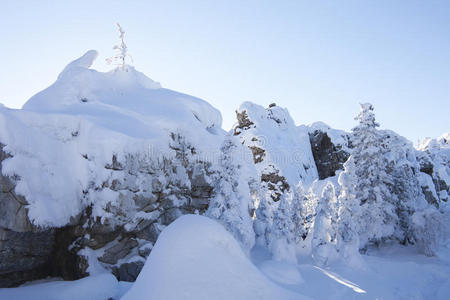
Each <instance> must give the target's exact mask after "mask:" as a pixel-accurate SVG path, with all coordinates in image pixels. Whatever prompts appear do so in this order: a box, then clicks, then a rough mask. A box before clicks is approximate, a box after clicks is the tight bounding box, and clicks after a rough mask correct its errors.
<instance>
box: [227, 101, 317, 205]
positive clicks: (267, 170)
mask: <svg viewBox="0 0 450 300" xmlns="http://www.w3.org/2000/svg"><path fill="white" fill-rule="evenodd" d="M236 115H237V121H238V122H237V124H236V125H235V126H234V128H233V130H234V134H235V135H237V136H239V138H240V139H241V142H242V143H243V144H244V145H245V146H247V147H248V148H249V149H250V150H251V151H252V153H253V160H254V163H255V166H256V168H257V170H258V173H259V174H260V177H261V182H262V185H263V189H264V192H265V193H268V194H269V195H270V197H271V198H272V199H273V200H274V201H278V200H279V199H280V196H281V195H282V194H283V193H285V192H286V191H288V190H290V189H291V188H292V187H294V186H295V185H297V184H298V183H299V182H303V184H305V185H309V184H311V183H312V182H313V181H314V180H315V179H316V178H317V176H318V175H317V169H316V166H315V163H314V158H313V155H312V152H311V145H310V142H309V137H308V133H307V132H305V131H302V130H298V129H297V127H296V126H295V123H294V121H293V120H292V118H291V116H290V115H289V112H288V111H287V109H285V108H281V107H279V106H276V105H275V104H272V105H270V107H268V108H267V109H266V108H264V107H262V106H260V105H257V104H254V103H251V102H244V103H243V104H241V105H240V106H239V108H238V109H237V111H236Z"/></svg>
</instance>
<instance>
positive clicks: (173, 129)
mask: <svg viewBox="0 0 450 300" xmlns="http://www.w3.org/2000/svg"><path fill="white" fill-rule="evenodd" d="M96 57H97V52H96V51H92V50H91V51H88V52H87V53H86V54H85V55H84V56H82V57H81V58H79V59H77V60H75V61H73V62H72V63H70V64H69V65H68V66H67V67H66V68H65V69H64V70H63V71H62V72H61V74H60V75H59V76H58V78H57V80H56V82H55V83H54V84H52V85H51V86H50V87H48V88H47V89H45V90H43V91H42V92H40V93H38V94H36V95H35V96H33V97H32V98H31V99H29V100H28V102H26V103H25V105H24V106H23V109H20V110H16V109H9V108H6V107H4V106H1V107H0V144H1V146H2V147H1V153H2V154H1V172H0V173H1V176H0V187H1V191H2V193H0V199H1V200H2V201H1V203H0V216H4V218H2V220H0V234H2V238H1V242H0V250H1V251H0V258H1V263H0V279H1V278H2V276H3V277H5V278H16V277H17V280H11V284H19V283H21V282H22V281H24V280H29V279H35V278H36V277H37V278H39V277H45V276H48V275H52V276H62V277H65V278H66V279H76V278H79V277H82V276H85V275H87V274H94V273H96V270H99V269H102V268H106V269H109V270H111V271H112V272H113V273H114V274H116V275H117V277H118V278H120V279H124V280H133V279H134V278H135V277H136V276H137V274H138V273H139V271H140V268H141V267H142V265H143V264H144V261H145V257H146V256H147V255H148V253H149V252H150V249H151V246H152V245H153V243H154V242H155V241H156V239H157V237H158V235H159V233H160V232H161V230H162V229H163V228H164V227H165V226H167V225H168V224H170V223H171V222H172V221H173V220H175V219H176V218H178V217H179V216H180V215H183V214H186V213H194V212H198V213H203V212H204V211H205V210H206V209H207V208H208V203H209V198H211V197H212V196H213V194H214V190H213V187H214V186H215V183H214V182H213V180H217V179H218V178H219V176H215V177H214V176H212V175H213V174H214V172H216V169H215V168H214V164H215V163H216V161H215V159H216V157H215V156H214V154H216V153H218V152H219V149H220V146H221V144H222V141H223V139H224V136H225V131H223V130H222V129H221V123H222V118H221V114H220V112H219V111H217V110H216V109H215V108H214V107H212V106H211V105H210V104H208V103H207V102H206V101H204V100H201V99H198V98H195V97H192V96H189V95H185V94H182V93H178V92H175V91H172V90H168V89H164V88H162V87H161V85H160V84H159V83H156V82H154V81H153V80H151V79H149V78H148V77H146V76H145V75H144V74H142V73H140V72H138V71H137V70H135V69H134V68H133V67H131V66H127V68H118V69H115V70H112V71H110V72H106V73H103V72H98V71H95V70H92V69H89V67H90V66H91V65H92V63H93V61H94V59H95V58H96ZM214 178H215V179H214ZM249 198H250V195H249ZM3 232H7V234H6V233H3ZM42 232H44V233H46V234H47V236H48V238H46V239H42V238H41V239H39V235H38V234H42ZM6 239H7V240H8V241H4V240H6ZM37 239H38V240H40V241H42V243H41V244H42V245H41V244H39V245H40V246H37V247H35V248H33V247H30V246H29V245H30V243H32V242H33V241H36V240H37ZM12 241H16V242H17V243H18V242H21V243H19V244H17V243H16V242H15V243H16V244H12ZM14 245H15V246H17V245H19V246H21V247H22V246H23V248H24V249H26V251H15V252H14V251H10V250H11V249H12V247H13V246H14ZM33 249H34V250H33ZM40 249H44V250H45V251H44V252H42V251H40ZM30 251H31V252H30ZM33 251H34V252H33ZM50 254H52V255H50ZM27 259H28V260H30V263H29V264H27V263H26V262H27ZM8 262H11V264H8ZM17 262H20V263H17ZM48 265H51V266H52V267H51V268H47V267H45V266H48ZM41 267H42V268H41ZM37 269H39V270H41V269H42V270H43V272H40V271H37ZM27 272H31V273H32V274H34V275H33V276H32V277H31V278H30V277H28V276H26V274H27ZM13 275H14V276H15V277H14V276H13ZM0 282H2V281H1V280H0ZM7 284H8V285H9V284H10V283H7ZM0 285H2V286H5V285H6V283H5V284H3V283H0Z"/></svg>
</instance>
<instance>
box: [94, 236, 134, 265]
mask: <svg viewBox="0 0 450 300" xmlns="http://www.w3.org/2000/svg"><path fill="white" fill-rule="evenodd" d="M138 245H139V243H138V242H137V241H136V240H135V239H133V238H123V239H122V240H120V241H119V242H118V243H117V244H115V245H113V246H111V247H109V248H107V249H106V250H105V252H104V254H103V255H102V256H101V257H99V258H98V260H99V261H101V262H103V263H107V264H116V263H117V261H118V260H119V259H121V258H124V257H125V256H127V255H128V254H129V253H130V252H131V250H132V249H133V248H135V247H137V246H138Z"/></svg>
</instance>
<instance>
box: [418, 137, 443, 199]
mask: <svg viewBox="0 0 450 300" xmlns="http://www.w3.org/2000/svg"><path fill="white" fill-rule="evenodd" d="M418 150H419V153H418V154H417V156H418V159H419V161H420V165H421V171H422V172H424V173H426V174H428V175H429V176H431V178H432V181H433V183H434V186H435V191H436V194H434V195H433V193H434V191H429V193H430V195H429V196H428V197H429V198H431V197H436V196H437V198H438V199H439V201H440V202H441V204H445V203H448V201H449V200H450V199H449V197H450V133H444V134H443V135H441V136H440V137H439V138H437V139H430V138H428V139H425V140H424V141H422V142H421V143H420V145H419V146H418Z"/></svg>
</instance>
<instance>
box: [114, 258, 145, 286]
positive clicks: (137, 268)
mask: <svg viewBox="0 0 450 300" xmlns="http://www.w3.org/2000/svg"><path fill="white" fill-rule="evenodd" d="M142 267H144V263H143V262H142V261H135V262H131V263H125V264H122V265H120V267H118V268H117V267H115V268H113V274H114V275H115V276H116V277H117V279H118V280H119V281H130V282H132V281H135V280H136V278H137V277H138V275H139V273H140V272H141V270H142Z"/></svg>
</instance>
